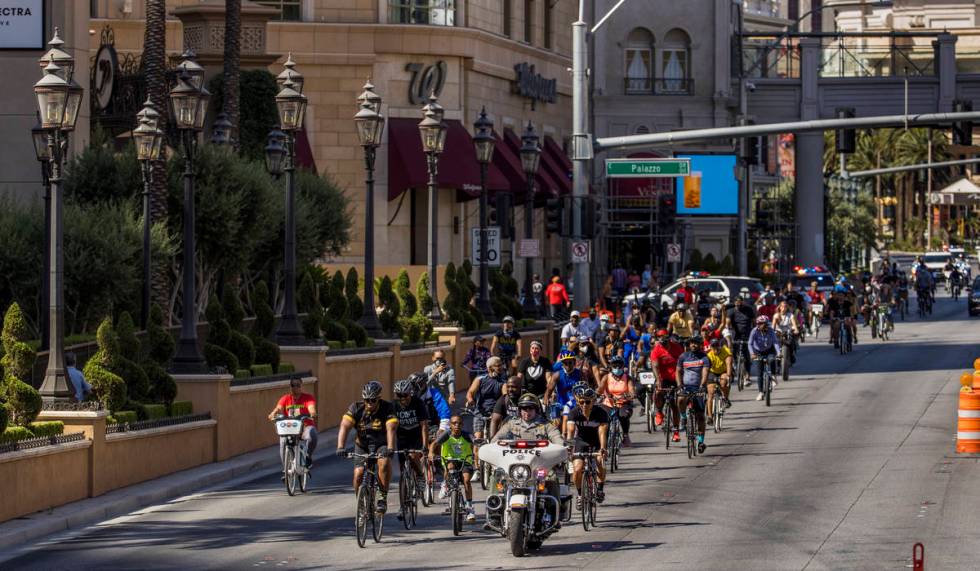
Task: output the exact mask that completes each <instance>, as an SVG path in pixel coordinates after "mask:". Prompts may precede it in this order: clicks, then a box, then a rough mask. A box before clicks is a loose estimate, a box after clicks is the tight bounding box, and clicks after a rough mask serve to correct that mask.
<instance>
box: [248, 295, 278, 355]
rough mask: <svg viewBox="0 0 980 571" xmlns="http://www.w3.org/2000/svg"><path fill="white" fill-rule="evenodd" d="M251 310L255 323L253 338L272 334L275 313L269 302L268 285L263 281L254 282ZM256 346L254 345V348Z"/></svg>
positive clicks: (274, 324)
mask: <svg viewBox="0 0 980 571" xmlns="http://www.w3.org/2000/svg"><path fill="white" fill-rule="evenodd" d="M251 302H252V311H254V312H255V325H254V326H252V337H253V339H259V338H261V339H264V338H267V337H269V336H270V335H272V331H273V330H274V329H275V328H276V314H275V312H274V311H273V310H272V306H271V305H270V304H269V286H267V285H265V282H264V281H260V282H259V283H257V284H255V289H254V290H253V291H252V299H251ZM257 349H258V347H256V350H257Z"/></svg>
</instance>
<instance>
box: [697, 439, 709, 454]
mask: <svg viewBox="0 0 980 571" xmlns="http://www.w3.org/2000/svg"><path fill="white" fill-rule="evenodd" d="M707 447H708V446H707V445H706V444H705V443H704V442H698V454H704V449H705V448H707Z"/></svg>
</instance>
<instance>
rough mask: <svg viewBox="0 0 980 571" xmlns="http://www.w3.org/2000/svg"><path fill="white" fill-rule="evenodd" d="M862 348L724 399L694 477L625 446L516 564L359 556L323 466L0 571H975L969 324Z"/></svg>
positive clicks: (339, 484)
mask: <svg viewBox="0 0 980 571" xmlns="http://www.w3.org/2000/svg"><path fill="white" fill-rule="evenodd" d="M823 333H824V334H826V329H825V330H824V331H823ZM860 333H861V335H860V341H861V342H860V343H859V344H858V345H857V346H855V351H854V352H853V353H852V354H850V355H848V356H843V357H842V356H840V355H838V354H836V353H835V352H833V350H832V348H831V347H829V346H828V345H826V344H825V343H813V342H810V343H807V344H805V345H804V346H803V348H802V351H801V354H800V362H799V363H798V364H797V366H796V367H795V368H794V371H793V376H792V378H791V379H790V381H789V382H787V383H782V384H780V386H779V387H778V388H777V389H776V391H775V393H774V398H773V406H772V407H771V408H768V409H767V408H766V407H765V406H764V405H763V403H758V402H756V401H755V400H754V396H755V392H754V391H749V390H746V391H745V392H743V393H740V394H737V393H733V394H734V395H735V396H734V398H733V400H734V401H735V404H734V406H733V407H732V408H731V409H730V410H729V414H728V415H727V417H726V420H727V429H726V430H725V431H724V432H723V433H722V434H720V435H716V434H712V433H709V435H708V439H707V443H708V445H709V447H708V450H707V451H706V454H705V455H704V456H702V457H698V458H697V459H695V460H693V461H692V460H688V459H687V456H686V453H685V451H684V449H683V448H679V447H678V448H672V449H671V450H670V451H669V453H668V452H665V450H664V449H663V445H662V441H661V439H660V437H657V438H655V439H653V438H651V437H649V436H648V435H647V434H646V433H645V432H636V433H635V439H634V440H635V442H636V445H635V446H634V448H632V449H630V450H627V451H626V454H625V457H624V460H623V468H624V469H623V470H622V471H621V472H618V473H617V474H615V475H613V476H612V477H611V478H610V483H609V484H607V500H606V502H605V503H604V504H603V505H602V506H601V507H600V509H599V520H600V525H599V528H598V529H596V530H594V531H591V532H588V533H587V532H584V531H583V530H582V528H581V525H574V524H573V525H566V527H565V528H563V529H562V530H561V531H560V532H559V533H557V534H556V535H554V536H552V537H551V538H550V539H549V540H548V541H547V542H546V543H545V544H544V547H543V548H542V549H541V550H540V551H538V552H536V553H535V554H534V555H532V556H530V557H528V558H526V559H524V560H518V559H514V558H513V557H512V556H511V555H510V552H509V549H508V546H507V544H506V543H505V541H504V540H503V539H501V538H499V537H496V536H494V535H492V534H490V533H488V532H484V531H482V530H481V529H480V527H479V525H473V526H469V528H468V529H467V531H465V532H464V535H463V536H461V537H459V538H454V537H452V533H451V526H450V522H449V521H448V518H447V517H445V516H442V515H441V508H440V509H436V508H421V511H420V518H419V519H420V521H419V528H418V529H416V530H413V531H405V530H404V529H403V528H402V527H401V526H400V524H399V522H397V521H396V520H395V518H394V515H393V513H392V514H389V515H388V516H387V517H386V526H385V531H386V533H385V537H384V538H383V540H382V542H381V543H380V544H373V543H370V542H369V543H368V546H367V548H366V549H359V548H358V547H357V545H356V543H355V541H354V537H353V532H352V528H353V521H352V514H353V509H354V502H353V496H352V494H351V493H350V491H349V486H350V481H349V474H350V469H351V468H350V464H349V463H346V462H342V461H339V460H336V459H330V460H328V461H321V463H320V464H319V465H318V467H317V471H316V474H315V480H314V488H313V490H312V493H311V494H308V495H306V496H303V497H294V498H290V497H288V496H286V493H285V491H284V490H283V487H282V485H281V484H280V482H279V478H278V475H276V474H267V475H261V477H257V478H256V477H253V478H252V479H251V481H246V482H232V483H229V484H228V485H226V486H224V487H220V488H215V489H212V490H206V491H203V492H201V493H199V494H195V495H192V496H188V497H185V498H180V499H177V500H174V501H172V502H168V503H166V504H163V505H159V506H154V507H152V508H148V509H145V510H141V511H139V512H136V513H133V514H129V515H127V516H124V517H122V518H117V519H115V520H112V521H109V522H105V523H102V524H99V525H97V526H92V527H89V528H87V529H84V530H82V531H80V532H77V533H74V534H70V535H61V536H57V537H54V538H51V539H50V540H48V541H46V542H41V543H39V544H38V546H37V547H36V548H33V549H29V550H20V551H18V552H17V553H15V554H13V553H12V554H8V557H9V556H10V555H13V556H14V558H13V559H7V560H6V561H4V560H3V556H2V555H0V568H3V569H113V570H114V571H116V570H122V569H173V568H184V569H210V568H214V569H218V568H221V569H247V568H263V567H265V568H284V569H323V568H338V569H422V568H424V569H438V568H472V569H510V568H535V569H552V568H553V569H568V568H584V567H588V568H591V569H599V568H602V569H617V568H618V569H637V568H641V567H642V568H645V569H707V570H713V569H752V570H762V569H776V570H789V569H808V570H809V569H814V570H816V569H875V570H877V569H904V568H911V555H912V546H913V544H914V543H915V542H917V541H920V542H922V543H923V544H924V546H925V559H926V565H927V568H929V569H944V570H950V569H977V568H978V566H980V538H978V535H980V493H978V492H977V482H978V481H980V468H978V465H977V462H978V460H977V459H975V458H962V457H956V456H955V455H954V454H953V453H952V446H953V435H954V432H955V415H956V393H957V389H958V375H959V373H960V372H961V371H962V370H964V369H965V368H967V367H968V366H969V363H971V362H972V360H973V359H974V358H975V357H977V356H980V346H978V344H977V342H976V340H977V337H978V333H980V320H976V319H975V320H973V321H970V320H969V319H968V318H967V316H966V309H965V302H963V301H960V302H957V303H954V302H953V301H951V300H949V299H945V298H943V299H941V300H940V301H939V303H938V305H937V308H936V312H935V314H934V315H933V316H932V317H931V318H928V319H925V320H919V319H917V318H912V319H910V320H909V321H906V322H904V323H901V322H900V323H899V324H898V327H897V331H896V335H895V339H893V340H892V341H889V342H887V343H881V342H877V341H872V340H871V339H870V335H869V332H868V330H867V329H863V330H862V331H861V332H860ZM332 444H333V443H331V442H322V443H321V446H325V447H328V448H330V447H332ZM392 497H393V498H394V494H393V496H392ZM477 511H478V513H482V505H480V506H478V508H477ZM576 515H577V514H576ZM573 521H575V520H573Z"/></svg>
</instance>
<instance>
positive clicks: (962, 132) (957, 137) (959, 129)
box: [953, 99, 973, 146]
mask: <svg viewBox="0 0 980 571" xmlns="http://www.w3.org/2000/svg"><path fill="white" fill-rule="evenodd" d="M953 111H954V112H955V113H966V112H968V111H973V102H972V101H966V100H962V99H957V100H956V101H953ZM953 144H954V145H964V146H969V145H972V144H973V122H972V121H956V122H955V123H953Z"/></svg>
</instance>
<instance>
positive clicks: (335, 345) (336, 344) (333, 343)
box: [327, 341, 344, 351]
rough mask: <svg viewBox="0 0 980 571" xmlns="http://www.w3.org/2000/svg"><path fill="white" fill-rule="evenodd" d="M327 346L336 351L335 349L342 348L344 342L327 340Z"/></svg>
mask: <svg viewBox="0 0 980 571" xmlns="http://www.w3.org/2000/svg"><path fill="white" fill-rule="evenodd" d="M327 347H329V348H330V349H331V350H334V351H336V350H337V349H343V348H344V344H343V343H341V342H340V341H327Z"/></svg>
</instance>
